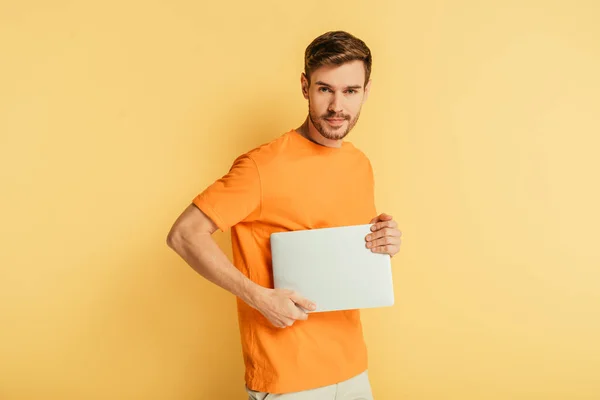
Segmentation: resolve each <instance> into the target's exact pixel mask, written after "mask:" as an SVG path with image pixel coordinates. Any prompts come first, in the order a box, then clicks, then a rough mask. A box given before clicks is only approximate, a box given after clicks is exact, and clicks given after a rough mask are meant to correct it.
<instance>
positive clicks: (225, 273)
mask: <svg viewBox="0 0 600 400" xmlns="http://www.w3.org/2000/svg"><path fill="white" fill-rule="evenodd" d="M217 229H218V227H217V226H216V225H215V223H214V222H213V221H212V220H211V219H210V218H209V217H208V216H207V215H206V214H204V213H203V212H202V211H201V210H200V209H198V207H196V206H195V205H193V204H190V205H189V206H188V207H187V208H186V209H185V210H184V211H183V213H182V214H181V215H180V216H179V218H177V220H176V221H175V223H174V224H173V227H172V228H171V231H170V232H169V234H168V236H167V244H168V245H169V247H170V248H172V249H173V250H174V251H175V252H176V253H177V254H179V255H180V256H181V258H183V259H184V260H185V261H186V262H187V263H188V264H189V265H190V267H192V268H193V269H194V270H195V271H196V272H198V273H199V274H200V275H202V276H203V277H204V278H206V279H207V280H209V281H211V282H212V283H214V284H216V285H218V286H220V287H222V288H223V289H225V290H227V291H228V292H230V293H232V294H234V295H235V296H238V297H239V298H240V299H242V300H243V301H244V302H245V303H246V304H248V305H249V306H250V307H253V308H255V309H257V310H258V311H260V312H261V313H262V314H263V315H264V316H265V317H266V318H267V319H269V321H271V323H272V324H273V325H275V326H278V327H285V326H291V325H292V324H293V323H294V321H295V320H298V319H306V318H307V315H306V313H305V312H303V311H302V310H301V309H300V308H298V307H296V304H298V305H300V306H302V307H304V308H305V309H307V310H312V309H314V305H313V304H312V303H310V302H309V301H308V300H306V299H303V298H301V297H299V296H298V295H297V294H296V293H294V292H291V291H287V290H281V289H268V288H265V287H262V286H260V285H257V284H256V283H254V282H252V281H251V280H250V279H248V278H247V277H246V276H244V274H242V273H241V272H240V271H239V270H238V269H237V268H236V267H235V266H234V265H233V264H231V262H230V261H229V259H228V258H227V256H226V255H225V254H224V253H223V252H222V251H221V249H220V248H219V246H218V245H217V243H216V242H215V241H214V239H213V238H212V234H213V233H214V232H215V231H216V230H217Z"/></svg>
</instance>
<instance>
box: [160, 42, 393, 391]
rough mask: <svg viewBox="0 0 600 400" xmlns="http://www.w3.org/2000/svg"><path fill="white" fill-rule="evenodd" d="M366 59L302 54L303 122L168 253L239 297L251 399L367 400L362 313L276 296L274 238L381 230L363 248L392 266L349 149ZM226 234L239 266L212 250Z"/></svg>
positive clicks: (241, 175)
mask: <svg viewBox="0 0 600 400" xmlns="http://www.w3.org/2000/svg"><path fill="white" fill-rule="evenodd" d="M370 72H371V52H370V50H369V48H368V47H367V46H366V45H365V43H364V42H363V41H361V40H360V39H357V38H356V37H354V36H352V35H350V34H348V33H346V32H339V31H337V32H328V33H325V34H323V35H321V36H319V37H318V38H316V39H315V40H314V41H313V42H312V43H311V44H310V45H309V46H308V47H307V49H306V52H305V71H304V73H302V75H301V86H302V94H303V95H304V98H306V99H307V100H308V109H309V113H308V116H307V118H306V120H305V121H304V123H303V124H302V125H301V126H300V127H299V128H297V129H293V130H291V131H289V132H287V133H285V134H283V135H281V136H280V137H278V138H276V139H275V140H273V141H271V142H269V143H266V144H263V145H261V146H259V147H257V148H255V149H253V150H251V151H249V152H247V153H246V154H243V155H241V156H239V157H238V158H237V159H236V160H235V161H234V162H233V165H232V167H231V169H230V170H229V172H228V174H227V175H225V176H224V177H222V178H221V179H219V180H217V181H216V182H215V183H213V184H212V185H211V186H209V187H208V188H206V189H205V190H204V191H203V192H202V193H200V194H199V195H198V196H197V197H196V198H194V199H193V202H192V203H193V204H191V205H190V206H188V208H187V209H186V210H185V211H184V212H183V213H182V214H181V216H180V217H179V218H178V219H177V221H175V223H174V225H173V227H172V229H171V231H170V232H169V235H168V238H167V243H168V244H169V246H170V247H171V248H173V249H174V250H175V251H176V252H177V253H178V254H179V255H180V256H181V257H182V258H183V259H184V260H185V261H186V262H187V263H188V264H189V265H190V266H191V267H192V268H194V269H195V270H196V271H197V272H198V273H200V274H201V275H202V276H204V277H205V278H206V279H208V280H210V281H211V282H213V283H215V284H217V285H219V286H220V287H222V288H224V289H225V290H228V291H229V292H231V293H233V294H234V295H235V296H237V305H238V318H239V326H240V333H241V337H242V350H243V355H244V362H245V366H246V374H245V381H246V388H247V391H248V394H249V395H250V399H255V400H256V399H258V400H263V399H264V398H265V397H267V396H269V397H268V398H269V399H272V398H275V399H282V400H292V399H310V400H319V399H331V400H333V399H348V400H350V399H352V400H358V399H372V393H371V387H370V384H369V379H368V376H367V351H366V346H365V343H364V339H363V333H362V326H361V322H360V315H359V311H358V310H350V311H335V312H325V313H314V314H310V317H309V316H308V314H307V313H306V312H305V311H304V310H303V309H302V308H304V309H306V310H312V309H314V308H315V305H314V304H313V303H312V302H311V301H310V299H305V298H303V297H301V295H300V294H298V293H294V292H291V291H288V290H282V289H273V274H272V270H271V254H270V244H269V237H270V234H271V233H273V232H281V231H291V230H300V229H316V228H327V227H334V226H345V225H359V224H365V223H367V221H370V222H369V223H371V224H374V225H373V227H372V231H373V232H372V233H371V234H369V235H368V236H367V237H365V246H367V247H368V248H370V249H371V250H372V251H374V252H381V253H387V254H389V255H391V256H394V255H395V254H396V253H397V252H398V251H399V249H400V236H401V233H400V231H399V230H398V228H397V224H396V222H395V221H394V220H393V219H392V217H391V216H390V215H386V214H381V215H379V216H376V215H377V214H376V210H375V202H374V179H373V171H372V169H371V164H370V162H369V160H368V158H367V157H366V156H365V155H364V154H363V153H362V152H361V151H360V150H358V149H357V148H355V147H354V146H353V145H352V144H351V143H349V142H345V141H343V139H344V137H345V136H346V135H347V134H348V133H349V132H350V130H351V129H352V128H353V127H354V125H355V124H356V122H357V121H358V117H359V115H360V110H361V107H362V105H363V104H364V102H365V101H366V100H367V97H368V95H369V89H370V87H371V81H370ZM229 228H231V239H232V245H233V261H234V263H233V264H234V265H235V266H234V265H232V264H231V263H230V262H229V260H228V259H227V257H226V256H225V254H224V253H223V252H222V251H221V250H220V249H219V247H218V246H217V244H216V243H215V242H214V241H213V240H212V238H211V235H212V233H213V232H215V231H216V230H217V229H221V230H222V231H226V230H227V229H229Z"/></svg>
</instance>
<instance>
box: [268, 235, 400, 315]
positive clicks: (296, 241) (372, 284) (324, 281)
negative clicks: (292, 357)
mask: <svg viewBox="0 0 600 400" xmlns="http://www.w3.org/2000/svg"><path fill="white" fill-rule="evenodd" d="M371 226H372V224H365V225H352V226H342V227H334V228H321V229H309V230H299V231H290V232H277V233H273V234H271V253H272V262H273V278H274V285H275V288H284V289H291V290H294V291H296V292H297V293H298V294H300V295H301V296H303V297H305V298H307V299H309V300H311V301H313V302H314V303H316V305H317V309H316V310H315V311H313V312H323V311H336V310H352V309H360V308H372V307H384V306H391V305H393V304H394V288H393V283H392V269H391V262H390V256H389V255H388V254H380V253H373V252H372V251H371V250H370V249H368V248H367V247H366V246H365V244H366V242H365V237H366V236H367V235H368V234H369V233H370V232H371V230H370V228H371Z"/></svg>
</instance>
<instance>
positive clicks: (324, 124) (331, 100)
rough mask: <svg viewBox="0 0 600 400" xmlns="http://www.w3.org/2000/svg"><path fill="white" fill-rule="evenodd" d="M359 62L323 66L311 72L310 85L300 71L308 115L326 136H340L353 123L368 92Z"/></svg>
mask: <svg viewBox="0 0 600 400" xmlns="http://www.w3.org/2000/svg"><path fill="white" fill-rule="evenodd" d="M370 87H371V81H369V82H368V84H367V85H366V86H365V68H364V64H363V62H362V61H352V62H349V63H345V64H342V65H333V66H330V65H325V66H322V67H319V68H318V69H316V70H315V71H313V72H312V74H311V77H310V84H309V82H308V80H307V79H306V76H305V75H304V74H302V92H303V94H304V98H306V99H307V100H308V115H309V117H310V120H311V122H312V124H313V125H314V127H315V128H316V130H317V131H318V132H319V133H320V134H321V135H322V136H323V137H324V138H326V139H330V140H340V139H343V138H344V137H345V136H346V135H347V134H348V133H349V132H350V130H351V129H352V128H353V127H354V125H356V122H357V121H358V117H359V116H360V109H361V107H362V105H363V104H364V102H365V101H367V97H368V95H369V89H370Z"/></svg>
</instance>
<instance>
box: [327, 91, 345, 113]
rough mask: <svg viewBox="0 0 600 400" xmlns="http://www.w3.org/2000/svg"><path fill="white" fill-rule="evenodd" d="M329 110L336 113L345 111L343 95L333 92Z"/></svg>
mask: <svg viewBox="0 0 600 400" xmlns="http://www.w3.org/2000/svg"><path fill="white" fill-rule="evenodd" d="M328 111H330V112H333V113H336V114H337V113H341V112H342V111H343V108H342V96H340V95H339V94H338V93H334V94H333V97H332V98H331V102H330V103H329V108H328Z"/></svg>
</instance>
